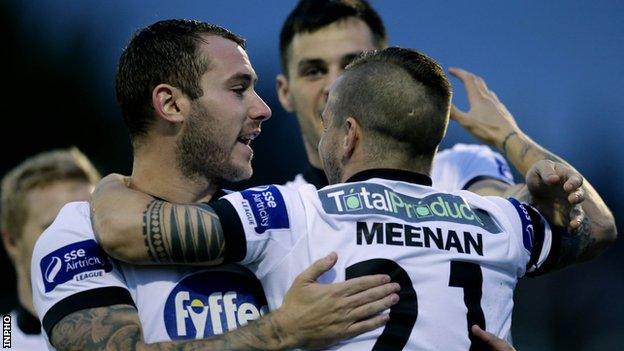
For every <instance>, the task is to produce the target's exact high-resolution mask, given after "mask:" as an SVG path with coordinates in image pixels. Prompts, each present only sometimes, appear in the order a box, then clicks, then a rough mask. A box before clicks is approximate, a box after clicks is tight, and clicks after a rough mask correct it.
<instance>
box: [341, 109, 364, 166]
mask: <svg viewBox="0 0 624 351" xmlns="http://www.w3.org/2000/svg"><path fill="white" fill-rule="evenodd" d="M343 128H344V141H343V145H342V151H343V152H342V157H343V160H344V161H346V160H348V159H350V158H351V156H352V155H353V153H354V152H355V149H356V148H357V146H358V144H359V142H360V125H359V123H358V122H357V120H356V119H355V118H353V117H347V119H346V120H345V122H344V125H343Z"/></svg>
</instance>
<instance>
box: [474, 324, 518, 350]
mask: <svg viewBox="0 0 624 351" xmlns="http://www.w3.org/2000/svg"><path fill="white" fill-rule="evenodd" d="M470 330H471V331H472V334H473V335H474V336H476V337H477V338H478V339H479V340H481V341H483V343H485V345H487V346H489V347H490V350H493V351H515V349H514V348H513V347H512V346H511V345H509V344H508V343H507V342H506V341H505V340H503V339H500V338H498V337H497V336H496V335H494V334H492V333H489V332H487V331H485V330H483V329H481V328H480V327H479V326H478V325H476V324H475V325H473V326H472V328H470Z"/></svg>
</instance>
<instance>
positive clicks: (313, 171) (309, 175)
mask: <svg viewBox="0 0 624 351" xmlns="http://www.w3.org/2000/svg"><path fill="white" fill-rule="evenodd" d="M301 175H302V176H303V179H305V181H306V182H308V183H310V184H312V185H314V187H315V188H317V189H320V188H323V187H326V186H327V185H329V183H328V182H327V177H326V176H325V172H324V171H323V170H322V169H319V168H316V167H314V166H312V165H308V167H307V168H306V169H305V170H304V171H303V173H301Z"/></svg>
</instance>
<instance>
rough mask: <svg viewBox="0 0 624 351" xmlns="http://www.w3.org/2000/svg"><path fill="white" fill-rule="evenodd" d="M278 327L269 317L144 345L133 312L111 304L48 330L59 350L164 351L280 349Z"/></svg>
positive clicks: (69, 317) (282, 344)
mask: <svg viewBox="0 0 624 351" xmlns="http://www.w3.org/2000/svg"><path fill="white" fill-rule="evenodd" d="M280 333H281V328H279V327H278V325H277V323H276V322H275V321H274V319H273V315H271V314H269V315H267V316H265V317H263V318H261V319H260V320H258V321H254V322H251V323H249V324H248V325H246V326H244V327H241V328H239V329H236V330H235V331H232V332H228V333H226V334H222V335H218V336H214V337H211V338H209V339H203V340H189V341H176V342H160V343H154V344H146V343H145V342H144V341H143V334H142V331H141V325H140V322H139V317H138V314H137V311H136V309H135V308H134V307H132V306H130V305H113V306H107V307H98V308H92V309H85V310H81V311H77V312H74V313H71V314H69V315H67V316H66V317H64V318H63V319H61V320H60V321H59V322H58V323H57V324H56V325H55V326H54V328H52V335H51V338H50V341H51V343H52V345H53V346H54V347H55V348H56V349H57V350H59V351H69V350H80V351H84V350H111V351H117V350H119V351H133V350H144V351H164V350H184V351H191V350H205V351H211V350H219V351H228V350H229V351H237V350H252V351H253V350H280V349H285V348H287V347H294V346H296V345H294V344H292V345H287V344H286V343H285V338H284V335H282V334H280Z"/></svg>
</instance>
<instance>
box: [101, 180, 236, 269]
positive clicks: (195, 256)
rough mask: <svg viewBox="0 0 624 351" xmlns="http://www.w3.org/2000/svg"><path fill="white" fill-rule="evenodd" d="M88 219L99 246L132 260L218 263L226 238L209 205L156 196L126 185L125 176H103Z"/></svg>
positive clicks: (121, 258)
mask: <svg viewBox="0 0 624 351" xmlns="http://www.w3.org/2000/svg"><path fill="white" fill-rule="evenodd" d="M91 211H92V212H91V219H92V221H91V222H92V225H93V229H94V232H95V235H96V237H97V239H98V242H99V243H100V246H102V248H103V249H104V251H106V252H107V253H108V254H109V255H110V256H111V257H114V258H116V259H118V260H121V261H125V262H129V263H134V264H168V263H175V264H197V265H215V264H220V263H222V262H223V258H224V255H225V245H226V244H225V238H224V233H223V230H222V228H221V223H220V222H219V219H218V217H217V215H216V214H215V213H214V211H213V210H212V208H211V207H210V206H208V205H204V204H197V205H180V204H174V203H170V202H166V201H162V200H157V199H155V198H153V197H152V196H150V195H147V194H145V193H142V192H139V191H136V190H133V189H131V188H130V187H128V186H127V181H126V178H124V177H122V176H120V175H109V176H107V177H105V178H104V179H102V181H100V183H98V186H97V188H96V190H95V192H94V193H93V196H92V199H91Z"/></svg>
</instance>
